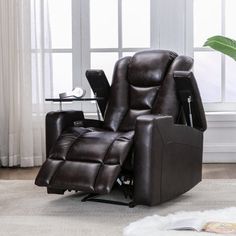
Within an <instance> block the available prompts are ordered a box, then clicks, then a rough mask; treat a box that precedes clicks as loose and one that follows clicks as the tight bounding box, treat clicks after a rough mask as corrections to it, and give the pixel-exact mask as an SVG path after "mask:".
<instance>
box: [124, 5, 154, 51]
mask: <svg viewBox="0 0 236 236" xmlns="http://www.w3.org/2000/svg"><path fill="white" fill-rule="evenodd" d="M122 30H123V32H122V35H123V42H122V44H123V47H124V48H138V47H150V0H123V1H122Z"/></svg>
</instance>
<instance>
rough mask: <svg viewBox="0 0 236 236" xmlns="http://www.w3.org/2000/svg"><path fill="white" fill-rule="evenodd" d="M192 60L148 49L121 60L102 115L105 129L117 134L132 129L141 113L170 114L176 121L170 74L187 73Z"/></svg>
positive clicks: (175, 99)
mask: <svg viewBox="0 0 236 236" xmlns="http://www.w3.org/2000/svg"><path fill="white" fill-rule="evenodd" d="M192 63H193V62H192V59H191V58H189V57H184V56H182V57H181V56H180V57H178V55H177V54H176V53H174V52H171V51H166V50H148V51H142V52H138V53H136V54H135V55H134V56H133V57H125V58H122V59H120V60H119V61H118V62H117V63H116V65H115V68H114V73H113V80H112V86H111V92H110V98H109V100H108V105H107V109H106V112H105V118H104V126H105V128H107V129H110V130H113V131H116V130H119V131H130V130H134V127H135V120H136V118H137V117H138V116H140V115H144V114H165V115H172V116H173V117H174V120H175V121H177V119H178V117H179V116H180V106H179V102H178V99H177V96H176V91H175V84H174V79H173V72H174V71H175V70H179V71H181V70H190V69H191V67H192Z"/></svg>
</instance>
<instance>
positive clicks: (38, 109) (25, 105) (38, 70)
mask: <svg viewBox="0 0 236 236" xmlns="http://www.w3.org/2000/svg"><path fill="white" fill-rule="evenodd" d="M46 5H47V4H45V1H43V0H0V165H2V166H21V167H28V166H37V165H41V164H42V162H43V160H44V158H45V141H44V137H45V135H44V110H45V109H44V91H45V87H46V84H45V81H51V63H50V61H51V60H50V55H45V53H44V50H43V48H44V47H45V43H47V42H49V43H47V44H48V45H47V46H48V47H49V46H50V40H49V39H50V37H49V36H50V34H49V33H48V32H49V27H48V22H47V21H46V19H47V11H46V9H47V8H46ZM42 18H45V21H43V20H42ZM47 86H48V87H47V89H49V90H50V83H47Z"/></svg>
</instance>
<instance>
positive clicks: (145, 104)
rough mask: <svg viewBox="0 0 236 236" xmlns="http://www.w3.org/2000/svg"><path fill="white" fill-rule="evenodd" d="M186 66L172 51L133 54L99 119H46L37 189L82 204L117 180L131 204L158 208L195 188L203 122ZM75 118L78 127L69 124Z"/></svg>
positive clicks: (119, 69) (121, 66)
mask: <svg viewBox="0 0 236 236" xmlns="http://www.w3.org/2000/svg"><path fill="white" fill-rule="evenodd" d="M192 64H193V60H192V59H191V58H189V57H186V56H178V55H177V54H176V53H174V52H171V51H165V50H149V51H142V52H138V53H136V54H135V55H134V56H133V57H125V58H122V59H120V60H119V61H118V62H117V63H116V65H115V68H114V74H113V81H112V85H111V88H110V91H109V94H110V95H109V96H108V102H107V105H106V111H105V113H104V121H93V120H86V119H84V116H83V113H82V112H81V111H64V112H52V113H49V114H47V117H46V136H47V137H46V141H47V159H46V161H45V163H44V164H43V166H42V167H41V169H40V171H39V173H38V176H37V178H36V181H35V183H36V185H38V186H46V187H47V189H48V193H58V194H63V193H64V191H66V190H76V191H77V190H78V191H83V192H85V193H88V194H90V195H89V196H88V197H87V198H86V199H84V200H88V199H89V198H90V197H92V196H95V195H96V194H99V195H101V194H107V193H109V192H111V190H112V189H113V187H114V185H115V184H116V183H117V180H118V182H119V184H120V185H121V186H123V187H126V188H124V189H127V190H128V191H127V192H126V193H128V195H131V197H132V203H131V204H130V206H134V205H136V204H143V205H150V206H151V205H157V204H160V203H162V202H164V201H167V200H170V199H172V198H174V197H176V196H178V195H180V194H182V193H184V192H186V191H188V190H189V189H191V188H192V187H193V186H195V185H196V184H197V183H198V182H200V181H201V171H202V150H203V131H204V130H205V129H206V120H205V114H204V110H203V107H202V102H201V98H200V94H199V91H198V88H197V85H196V82H195V80H194V77H193V74H192V73H191V72H189V70H190V69H191V68H192ZM175 80H176V82H175ZM186 97H187V98H188V99H189V98H191V100H188V101H187V100H186ZM103 105H104V102H103ZM189 109H190V110H189ZM103 110H104V109H103ZM189 111H191V113H192V114H190V115H189V114H188V112H189ZM78 120H79V121H81V122H80V124H81V127H75V126H74V125H73V122H74V121H78ZM187 124H189V125H192V126H193V127H190V126H188V125H187ZM127 183H128V185H127ZM108 202H109V201H108Z"/></svg>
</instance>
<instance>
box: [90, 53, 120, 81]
mask: <svg viewBox="0 0 236 236" xmlns="http://www.w3.org/2000/svg"><path fill="white" fill-rule="evenodd" d="M117 60H118V53H116V52H108V53H91V68H92V69H102V70H104V72H105V74H106V77H107V79H108V81H109V83H111V81H112V75H113V69H114V66H115V63H116V61H117Z"/></svg>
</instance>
